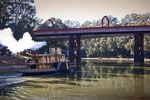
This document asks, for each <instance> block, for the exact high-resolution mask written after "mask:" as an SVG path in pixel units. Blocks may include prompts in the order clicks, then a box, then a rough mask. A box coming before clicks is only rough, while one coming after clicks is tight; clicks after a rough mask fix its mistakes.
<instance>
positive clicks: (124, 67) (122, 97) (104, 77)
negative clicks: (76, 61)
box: [0, 61, 150, 100]
mask: <svg viewBox="0 0 150 100" xmlns="http://www.w3.org/2000/svg"><path fill="white" fill-rule="evenodd" d="M148 66H149V65H147V67H136V68H135V67H134V66H132V64H130V63H121V62H119V63H108V62H91V61H88V62H86V63H82V65H81V66H78V67H76V68H75V69H74V68H73V69H72V70H71V72H70V73H68V74H63V73H57V74H53V75H47V76H34V77H31V76H30V77H22V76H21V74H4V75H0V100H150V67H148Z"/></svg>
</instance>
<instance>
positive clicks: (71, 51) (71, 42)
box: [69, 34, 75, 64]
mask: <svg viewBox="0 0 150 100" xmlns="http://www.w3.org/2000/svg"><path fill="white" fill-rule="evenodd" d="M74 40H75V39H74V34H72V35H70V37H69V60H70V64H74V60H75V54H74V49H75V47H74Z"/></svg>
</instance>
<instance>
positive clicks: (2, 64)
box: [0, 56, 150, 74]
mask: <svg viewBox="0 0 150 100" xmlns="http://www.w3.org/2000/svg"><path fill="white" fill-rule="evenodd" d="M0 59H1V60H0V74H3V73H4V74H7V73H8V74H9V73H17V72H18V70H19V69H20V68H23V67H25V63H24V59H21V58H17V57H3V56H1V57H0ZM87 60H94V61H131V62H133V60H134V59H133V58H82V61H87ZM144 60H145V62H150V59H144Z"/></svg>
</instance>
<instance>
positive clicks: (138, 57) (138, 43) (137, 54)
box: [134, 33, 144, 66]
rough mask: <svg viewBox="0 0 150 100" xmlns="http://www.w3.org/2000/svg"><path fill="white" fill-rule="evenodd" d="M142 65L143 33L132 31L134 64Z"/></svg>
mask: <svg viewBox="0 0 150 100" xmlns="http://www.w3.org/2000/svg"><path fill="white" fill-rule="evenodd" d="M142 65H144V34H140V33H134V66H142Z"/></svg>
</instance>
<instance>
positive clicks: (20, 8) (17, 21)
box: [0, 0, 36, 40]
mask: <svg viewBox="0 0 150 100" xmlns="http://www.w3.org/2000/svg"><path fill="white" fill-rule="evenodd" d="M33 3H34V0H1V2H0V6H1V8H0V14H1V16H0V29H4V28H7V27H10V28H11V29H12V31H13V36H14V38H15V39H16V40H19V39H20V38H22V36H23V33H25V32H29V33H30V34H31V35H32V30H33V28H34V26H35V21H36V20H35V19H34V16H35V14H36V10H35V7H34V6H33Z"/></svg>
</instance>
